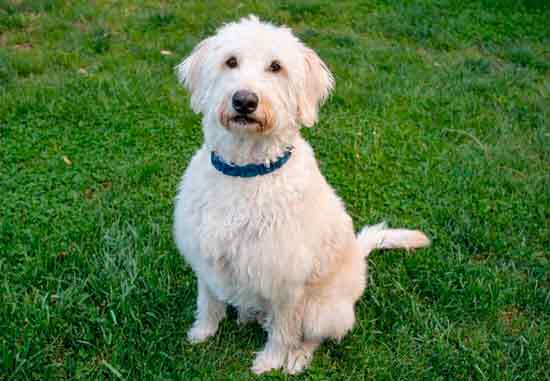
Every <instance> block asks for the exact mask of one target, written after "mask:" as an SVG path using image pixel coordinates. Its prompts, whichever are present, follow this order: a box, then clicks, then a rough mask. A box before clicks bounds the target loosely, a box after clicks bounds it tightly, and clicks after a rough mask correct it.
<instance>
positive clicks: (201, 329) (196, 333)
mask: <svg viewBox="0 0 550 381" xmlns="http://www.w3.org/2000/svg"><path fill="white" fill-rule="evenodd" d="M225 310H226V308H225V304H224V303H223V302H220V301H219V300H217V299H216V297H215V296H214V295H212V293H211V292H210V290H208V287H207V286H206V284H205V283H204V282H203V281H201V280H200V279H199V295H198V298H197V316H196V319H195V322H194V323H193V326H192V327H191V329H190V330H189V331H188V332H187V340H189V342H191V343H200V342H202V341H205V340H206V339H208V338H209V337H210V336H212V335H214V334H215V333H216V331H217V330H218V325H219V324H220V321H221V320H222V319H223V318H224V317H225Z"/></svg>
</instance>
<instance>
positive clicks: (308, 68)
mask: <svg viewBox="0 0 550 381" xmlns="http://www.w3.org/2000/svg"><path fill="white" fill-rule="evenodd" d="M304 61H305V63H304V65H305V78H304V84H303V88H302V89H301V91H300V95H299V99H298V113H299V117H300V121H301V122H302V124H303V125H304V126H306V127H312V126H313V125H314V124H315V123H316V122H317V113H318V112H319V107H320V106H321V105H322V104H323V102H324V101H325V100H326V99H327V98H328V96H329V94H330V92H331V90H332V89H333V88H334V78H333V76H332V73H331V72H330V70H329V69H328V67H327V65H326V64H325V63H324V62H323V61H322V60H321V58H319V56H318V55H317V53H315V52H314V51H313V50H312V49H310V48H308V47H304Z"/></svg>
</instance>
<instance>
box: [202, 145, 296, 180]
mask: <svg viewBox="0 0 550 381" xmlns="http://www.w3.org/2000/svg"><path fill="white" fill-rule="evenodd" d="M292 149H293V147H288V148H287V149H286V151H285V152H284V153H283V154H282V155H281V156H279V157H278V158H277V160H275V161H272V162H270V163H269V164H268V165H266V164H246V165H235V164H234V163H228V162H226V161H225V160H224V159H222V158H221V156H219V155H218V154H217V153H216V152H214V151H212V152H211V153H210V161H211V162H212V165H213V166H214V168H216V169H217V170H218V171H220V172H221V173H223V174H224V175H227V176H233V177H256V176H263V175H267V174H268V173H271V172H274V171H276V170H277V169H279V168H281V167H282V166H283V165H285V163H286V162H287V161H288V159H289V158H290V155H291V154H292Z"/></svg>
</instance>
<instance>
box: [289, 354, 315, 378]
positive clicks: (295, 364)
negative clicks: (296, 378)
mask: <svg viewBox="0 0 550 381" xmlns="http://www.w3.org/2000/svg"><path fill="white" fill-rule="evenodd" d="M312 358H313V353H312V352H311V351H309V350H307V349H303V348H300V349H296V350H292V351H290V352H289V354H288V358H287V363H286V367H285V372H286V373H288V374H298V373H302V372H303V371H304V370H305V369H306V368H307V367H308V365H309V363H310V362H311V359H312Z"/></svg>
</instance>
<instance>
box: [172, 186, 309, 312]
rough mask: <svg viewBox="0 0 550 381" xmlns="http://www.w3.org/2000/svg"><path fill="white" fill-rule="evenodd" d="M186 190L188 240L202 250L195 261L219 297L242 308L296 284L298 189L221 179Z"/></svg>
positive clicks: (298, 232) (299, 198)
mask: <svg viewBox="0 0 550 381" xmlns="http://www.w3.org/2000/svg"><path fill="white" fill-rule="evenodd" d="M199 184H202V185H203V186H200V185H199ZM183 189H184V191H183V194H182V197H181V200H182V202H183V203H186V204H187V205H186V206H185V208H186V209H187V210H188V213H186V214H187V216H188V220H187V222H186V225H187V228H188V229H189V231H190V233H191V234H190V236H189V239H193V240H196V243H197V244H198V250H197V251H198V252H197V253H195V255H198V256H200V258H195V260H197V259H198V260H199V262H200V267H201V268H202V269H203V270H204V271H208V272H210V273H211V275H212V276H211V277H210V278H211V281H212V283H213V285H212V286H213V288H215V289H216V290H218V292H219V293H221V294H222V295H218V296H220V297H222V298H223V299H225V300H227V301H228V302H231V303H233V304H237V305H239V304H241V303H240V302H239V301H240V300H252V299H255V298H262V297H265V296H267V295H273V289H274V288H277V287H281V286H283V285H284V284H288V283H289V282H292V281H294V278H295V277H296V274H294V273H293V271H292V269H291V268H292V262H293V260H294V259H295V255H296V250H297V248H296V245H297V242H299V239H298V237H299V235H300V226H298V224H297V222H296V218H294V215H295V214H296V213H299V210H298V209H299V208H300V205H301V197H302V194H301V192H300V190H299V189H298V187H296V186H294V185H292V184H289V183H288V182H286V181H285V179H284V178H278V177H275V176H271V177H270V176H263V177H261V178H253V179H240V178H230V177H221V176H216V177H214V178H213V179H210V180H209V181H206V182H199V183H198V184H194V186H190V187H189V189H188V191H186V190H185V187H184V188H183ZM186 195H188V196H189V197H186Z"/></svg>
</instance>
